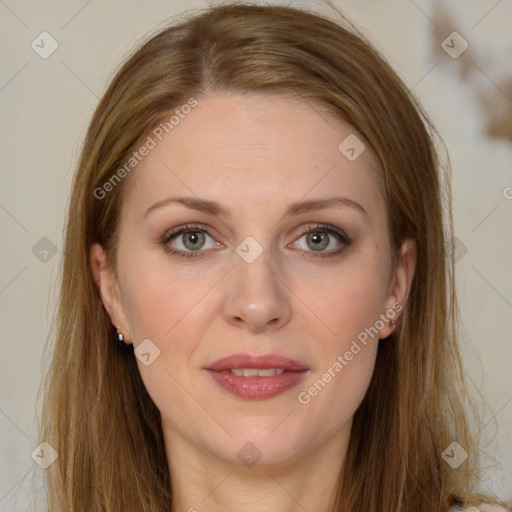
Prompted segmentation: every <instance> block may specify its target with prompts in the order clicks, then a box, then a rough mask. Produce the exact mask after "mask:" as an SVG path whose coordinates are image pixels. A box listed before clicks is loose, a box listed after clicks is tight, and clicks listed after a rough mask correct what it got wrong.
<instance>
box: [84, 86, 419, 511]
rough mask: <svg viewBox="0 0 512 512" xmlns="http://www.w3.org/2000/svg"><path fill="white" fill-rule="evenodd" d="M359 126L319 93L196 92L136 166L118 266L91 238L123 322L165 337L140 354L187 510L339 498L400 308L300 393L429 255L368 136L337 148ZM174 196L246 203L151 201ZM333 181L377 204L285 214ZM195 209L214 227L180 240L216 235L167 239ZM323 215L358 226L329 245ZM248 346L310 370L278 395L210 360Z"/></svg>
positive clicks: (403, 294)
mask: <svg viewBox="0 0 512 512" xmlns="http://www.w3.org/2000/svg"><path fill="white" fill-rule="evenodd" d="M350 134H356V135H357V136H358V138H359V139H360V140H362V141H364V138H363V137H362V135H360V134H358V133H357V132H356V131H355V130H354V128H352V127H351V126H350V125H348V124H347V123H342V122H340V121H339V120H335V119H334V117H332V116H330V115H329V114H328V113H326V112H325V108H323V110H322V107H321V106H319V105H315V104H313V103H311V102H309V103H308V102H305V101H302V100H297V99H293V98H289V97H284V96H260V95H256V94H251V95H243V96H242V95H235V94H231V93H230V94H222V95H221V94H215V95H208V96H203V97H201V98H198V106H197V107H196V108H195V109H193V110H192V111H191V112H190V113H189V114H188V115H187V116H186V117H185V118H184V119H183V120H181V121H180V124H178V125H177V126H176V127H175V128H174V129H173V130H172V132H170V133H169V135H167V136H166V137H165V138H164V139H163V140H162V142H159V143H158V144H157V146H156V147H155V148H154V149H152V150H151V151H150V153H149V154H148V155H147V156H146V157H145V158H144V159H143V160H142V162H141V163H140V164H139V166H138V168H137V169H136V170H135V171H133V172H134V173H135V174H134V175H133V176H132V180H130V182H129V187H127V189H126V190H125V196H124V202H123V207H122V211H121V222H120V241H119V247H118V253H117V263H118V271H117V275H116V274H115V273H114V272H113V271H112V270H111V269H110V268H109V267H108V265H107V261H106V258H105V254H104V252H103V249H102V248H101V246H99V245H98V244H95V245H93V246H92V247H91V266H92V269H93V273H94V275H95V278H96V282H97V284H98V287H99V288H100V291H101V294H102V297H103V302H104V305H105V308H106V310H107V312H108V313H109V315H110V317H111V320H112V322H113V324H114V325H116V326H119V327H120V331H121V332H122V333H123V334H124V336H125V340H126V341H127V342H129V343H133V344H134V345H135V348H136V347H137V346H138V345H139V344H140V343H141V342H142V341H143V340H145V339H148V338H149V339H150V340H151V341H152V342H153V343H154V344H155V345H156V346H157V347H158V348H159V350H160V356H159V357H157V358H156V359H155V360H154V361H153V362H152V363H151V364H150V365H149V366H145V365H143V364H142V363H141V361H140V360H137V363H138V366H139V370H140V373H141V376H142V379H143V381H144V384H145V386H146V388H147V390H148V392H149V394H150V395H151V397H152V399H153V401H154V402H155V404H156V405H157V407H158V408H159V410H160V411H161V414H162V428H163V432H164V437H165V443H166V451H167V456H168V460H169V464H170V468H171V475H172V485H173V493H174V496H175V498H176V504H175V507H174V510H175V511H193V510H197V511H203V510H208V511H224V512H226V511H240V510H243V511H246V512H251V511H258V512H261V511H270V510H272V511H275V510H280V511H283V512H286V511H290V512H291V511H296V510H298V509H300V508H301V507H304V508H305V509H306V510H316V511H327V510H328V508H329V500H330V498H331V494H332V492H333V490H334V488H335V485H336V481H337V479H338V475H339V473H340V471H342V467H343V460H344V457H345V453H346V449H347V445H348V442H349V436H350V430H351V425H352V418H353V415H354V412H355V411H356V409H357V407H358V406H359V404H360V403H361V401H362V399H363V397H364V395H365V392H366V389H367V387H368V385H369V381H370V378H371V375H372V372H373V369H374V364H375V358H376V354H377V343H378V341H377V340H378V338H386V337H387V336H389V335H390V334H391V332H392V329H393V328H392V325H391V323H389V322H383V326H382V328H381V329H379V332H378V335H377V336H375V337H373V338H369V340H368V343H367V345H366V346H364V345H361V347H362V350H361V351H360V352H359V353H358V354H357V355H355V356H354V358H353V359H352V360H351V361H349V362H348V364H347V365H346V366H344V368H343V370H342V371H340V372H338V373H336V376H335V377H334V378H332V379H331V381H330V382H329V383H328V384H327V385H326V386H325V387H324V389H322V390H321V392H319V393H318V394H317V395H316V396H314V397H312V398H311V401H310V402H309V403H307V404H305V405H304V404H301V403H300V402H299V401H298V398H297V397H298V394H299V393H300V392H302V391H307V390H308V388H309V387H310V386H311V385H312V384H313V383H314V382H315V381H317V380H318V379H320V378H321V377H322V375H323V374H324V373H325V372H326V371H327V370H328V369H329V368H330V367H332V366H333V363H334V362H335V361H336V360H337V357H338V356H339V355H343V354H344V353H345V352H346V351H347V350H349V348H350V346H351V344H352V342H353V340H356V339H357V336H358V334H360V333H361V332H362V331H364V329H365V328H369V327H371V326H374V325H375V323H376V321H377V320H378V319H379V317H380V315H382V314H385V313H386V311H387V310H389V309H390V308H392V305H393V304H396V303H400V304H402V305H403V304H405V301H406V300H407V295H408V293H409V289H410V284H411V281H412V277H413V274H414V266H415V261H416V253H415V245H414V243H413V242H412V241H411V240H405V241H404V244H403V246H402V251H401V252H402V258H401V260H400V262H399V264H398V266H397V268H396V269H394V270H392V267H391V254H390V246H389V240H388V237H387V232H388V231H387V219H386V214H385V211H386V210H385V203H384V199H383V197H382V194H381V192H380V190H379V187H378V181H377V176H376V172H379V170H378V168H379V166H378V161H377V159H376V157H375V155H374V154H373V153H372V151H371V149H370V147H369V145H368V144H367V143H366V149H365V151H364V152H363V153H362V154H361V156H359V158H357V159H356V160H355V161H349V160H348V159H347V158H346V157H345V156H344V155H343V154H342V153H341V152H340V151H339V150H338V146H339V144H340V143H341V142H342V141H343V140H344V139H345V138H346V137H347V136H348V135H350ZM175 195H180V196H192V197H195V198H198V197H199V198H203V199H209V200H213V201H216V202H218V203H220V204H221V205H222V206H223V207H224V208H226V209H229V210H230V212H231V217H219V216H216V215H212V214H208V213H204V212H199V211H196V210H192V209H189V208H187V207H185V206H183V205H180V204H169V205H167V206H163V207H160V208H154V209H153V210H152V211H151V212H150V213H148V214H147V216H146V217H145V216H144V213H145V212H146V210H148V208H149V207H150V206H152V205H153V204H155V203H157V202H159V201H162V200H165V199H166V198H168V197H170V196H175ZM331 196H343V197H345V198H348V199H350V200H352V201H356V202H357V203H359V204H360V205H361V206H362V207H363V208H364V210H365V212H366V213H365V212H362V211H360V210H359V209H357V208H354V207H349V206H343V207H330V208H327V209H322V210H317V211H309V212H303V213H299V214H293V215H285V210H286V209H287V207H288V206H289V205H290V204H292V203H295V202H297V201H305V200H310V199H318V198H326V197H331ZM187 223H195V224H199V225H200V227H203V228H206V229H208V230H209V235H208V236H206V237H205V239H202V238H201V239H199V243H198V240H197V239H194V238H193V235H192V240H191V239H190V234H189V235H188V238H187V237H186V236H184V235H181V236H179V235H178V236H177V237H175V238H174V239H173V240H171V241H169V242H168V243H167V247H171V248H174V249H175V250H181V251H188V252H189V253H190V252H194V251H193V250H192V249H190V247H196V246H200V249H199V251H197V250H196V251H195V252H196V253H197V252H199V256H198V257H196V258H187V257H180V256H177V255H172V254H169V253H168V252H166V251H165V250H164V248H165V243H163V242H162V238H163V237H164V235H165V233H166V232H168V231H169V230H170V229H173V228H177V227H180V226H183V225H185V224H187ZM318 223H323V224H329V225H330V226H332V227H333V228H338V229H339V230H342V231H343V232H345V233H346V234H347V235H348V237H349V238H350V240H351V242H350V243H349V244H348V245H347V244H344V243H343V242H340V241H338V240H337V239H336V237H335V236H333V235H329V236H328V237H326V236H325V235H326V233H325V230H322V229H317V233H318V232H320V234H321V235H322V234H323V235H324V239H325V238H327V241H326V242H325V244H326V245H322V244H320V245H321V250H320V251H318V250H315V249H317V247H318V246H317V245H315V243H313V242H312V241H311V239H308V237H307V235H303V234H302V232H303V230H304V229H305V228H308V227H312V228H314V227H315V226H316V225H317V224H318ZM196 234H197V232H196ZM248 236H251V237H253V238H254V239H255V240H256V241H257V242H258V244H259V245H260V246H261V248H262V249H263V252H262V253H261V255H260V256H259V257H258V258H257V259H256V260H255V261H254V262H252V263H247V262H246V261H245V260H244V259H242V258H241V257H240V256H239V254H238V253H237V252H236V248H237V246H238V245H239V244H240V243H241V242H242V241H243V240H244V239H245V238H246V237H248ZM316 240H317V241H318V238H317V239H316ZM194 242H195V243H196V245H194ZM185 243H188V245H184V244H185ZM202 243H203V244H204V245H202V246H201V244H202ZM338 249H342V250H341V252H339V253H338V254H337V255H333V256H331V257H325V258H322V257H320V256H319V254H322V251H323V253H330V254H334V252H336V251H337V250H338ZM398 317H399V315H397V316H395V318H394V320H395V321H398ZM236 352H246V353H250V354H254V355H256V354H272V353H278V354H281V355H284V356H286V357H289V358H291V359H295V360H297V361H300V362H302V363H304V364H306V365H307V366H308V367H309V372H308V375H307V377H306V378H305V380H304V381H303V382H302V383H301V384H299V385H298V386H297V387H294V388H292V389H290V390H288V391H286V392H284V393H282V394H280V395H278V396H276V397H273V398H271V399H267V400H261V401H252V400H244V399H242V398H238V397H235V396H233V395H231V394H229V393H227V392H226V391H224V390H223V389H221V388H220V387H219V386H218V385H217V384H216V383H215V382H214V381H213V379H212V378H211V376H210V375H209V374H208V372H207V371H206V370H205V369H204V368H205V366H208V364H209V363H212V362H214V361H216V360H217V359H219V358H221V357H225V356H227V355H230V354H233V353H236ZM248 442H251V443H252V444H253V445H254V446H256V447H257V449H258V450H259V452H260V453H261V454H262V456H261V459H260V460H259V461H258V463H257V464H256V465H254V466H252V467H247V466H246V465H244V464H243V463H242V462H241V461H240V460H239V458H238V457H237V453H238V452H239V451H240V450H241V448H242V447H243V446H244V445H245V444H246V443H248ZM305 482H307V485H304V484H305Z"/></svg>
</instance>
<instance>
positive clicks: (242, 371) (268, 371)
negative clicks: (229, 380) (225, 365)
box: [231, 368, 284, 377]
mask: <svg viewBox="0 0 512 512" xmlns="http://www.w3.org/2000/svg"><path fill="white" fill-rule="evenodd" d="M283 372H284V370H283V368H265V369H264V370H263V369H261V370H260V369H259V368H232V369H231V373H233V374H235V375H238V376H239V377H273V376H274V375H280V374H281V373H283Z"/></svg>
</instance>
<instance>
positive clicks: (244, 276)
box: [223, 251, 292, 332]
mask: <svg viewBox="0 0 512 512" xmlns="http://www.w3.org/2000/svg"><path fill="white" fill-rule="evenodd" d="M235 258H238V261H236V263H235V268H234V269H233V271H232V272H230V274H231V279H230V280H229V282H228V283H226V286H227V288H228V290H229V291H228V293H227V296H226V300H225V302H224V305H223V314H224V317H225V319H226V321H227V322H228V323H230V324H231V325H234V326H236V327H239V328H242V329H247V330H250V331H253V332H269V331H271V330H274V329H279V328H281V327H283V326H284V325H286V324H287V323H288V322H289V321H290V318H291V312H292V310H291V306H290V301H289V294H290V292H289V291H288V290H289V289H288V288H287V286H286V284H285V283H284V279H283V277H281V276H280V275H279V274H282V272H279V270H278V269H277V268H274V267H275V265H272V262H271V261H270V258H269V257H268V256H267V253H266V251H263V253H262V254H261V255H260V256H259V257H258V258H257V259H256V260H255V261H253V262H252V263H247V262H246V261H244V260H243V259H242V258H239V257H238V255H236V256H235Z"/></svg>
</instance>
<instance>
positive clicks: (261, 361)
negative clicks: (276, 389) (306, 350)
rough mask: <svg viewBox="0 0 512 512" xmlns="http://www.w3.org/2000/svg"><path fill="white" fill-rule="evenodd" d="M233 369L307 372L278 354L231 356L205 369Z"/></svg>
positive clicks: (296, 363) (304, 367) (298, 364)
mask: <svg viewBox="0 0 512 512" xmlns="http://www.w3.org/2000/svg"><path fill="white" fill-rule="evenodd" d="M233 368H258V369H262V370H263V369H266V368H282V369H283V370H285V371H288V372H303V371H307V370H309V368H308V367H307V366H306V365H304V364H302V363H299V362H298V361H295V360H293V359H289V358H287V357H284V356H280V355H278V354H268V355H258V356H251V355H250V354H233V355H231V356H228V357H223V358H222V359H219V360H218V361H215V362H214V363H212V364H210V365H208V366H207V367H206V369H207V370H214V371H218V372H219V371H224V370H232V369H233Z"/></svg>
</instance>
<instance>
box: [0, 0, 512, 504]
mask: <svg viewBox="0 0 512 512" xmlns="http://www.w3.org/2000/svg"><path fill="white" fill-rule="evenodd" d="M212 3H215V2H212ZM260 3H263V2H260ZM271 3H277V2H271ZM288 3H290V2H288ZM291 3H292V4H295V5H299V6H300V5H306V6H311V7H315V6H317V7H316V8H318V9H320V10H321V9H322V8H321V7H320V4H319V3H318V2H312V1H311V2H291ZM206 5H207V4H206V3H205V2H202V1H183V0H174V1H170V0H166V1H164V0H150V1H145V2H142V1H130V2H126V1H125V2H122V1H120V0H115V1H110V2H105V1H103V2H101V1H99V0H98V1H96V0H92V1H86V0H72V1H66V2H64V1H56V0H53V1H35V0H33V1H28V0H21V1H15V0H0V27H1V35H0V38H1V43H2V44H1V48H2V67H1V71H0V111H1V119H2V128H1V130H2V133H1V137H2V151H1V153H0V159H1V180H0V186H1V189H0V226H1V233H2V243H1V245H0V255H1V263H2V264H1V266H0V311H1V332H2V342H1V348H2V350H1V357H0V368H1V370H0V433H1V436H0V474H1V480H0V511H11V510H26V507H27V505H26V503H27V501H28V499H29V497H34V499H35V500H36V502H37V500H41V499H42V491H41V489H40V485H41V483H40V477H41V475H42V472H43V471H44V470H43V469H41V468H40V467H39V466H37V465H36V464H35V463H34V461H33V460H32V458H31V453H32V451H33V450H34V449H35V448H36V447H37V446H38V444H39V443H40V442H41V441H43V440H42V439H39V438H38V418H37V416H36V412H35V411H36V406H38V405H37V404H38V403H37V400H38V397H37V390H38V387H39V384H40V379H41V377H42V375H41V357H42V349H43V346H44V344H45V342H46V337H47V333H48V330H49V327H50V322H51V316H52V314H53V310H54V305H55V298H56V290H55V280H56V277H57V271H58V268H59V265H60V258H61V249H62V229H63V225H64V219H65V213H66V205H67V201H68V193H69V189H70V184H71V179H72V174H73V172H74V169H75V165H76V162H77V157H78V153H79V150H80V145H81V143H82V141H83V137H84V134H85V130H86V127H87V123H88V122H89V120H90V117H91V115H92V113H93V110H94V108H95V106H96V104H97V102H98V99H99V98H100V97H101V95H102V93H103V91H104V90H105V87H106V84H107V83H108V80H109V79H110V78H111V77H112V76H113V73H114V71H115V69H116V68H117V65H118V64H119V63H120V61H121V59H122V58H123V57H124V56H126V55H127V54H128V53H129V52H130V50H131V49H132V48H133V46H134V44H135V43H136V42H137V41H139V40H140V39H141V38H142V37H143V36H144V35H145V34H146V33H147V32H148V31H149V30H154V29H155V27H157V26H158V27H163V26H164V25H165V24H166V23H167V22H170V21H172V20H173V19H174V17H175V15H176V14H177V13H180V12H183V11H184V10H185V9H188V8H195V7H206ZM336 5H337V6H339V7H340V8H341V9H342V10H343V11H344V12H345V13H346V14H347V15H348V16H349V17H351V18H352V20H353V21H355V23H356V24H357V25H358V26H359V27H360V28H362V29H363V30H364V31H365V33H366V34H367V35H368V37H369V38H370V39H371V40H372V41H374V42H375V43H376V44H377V46H378V47H379V48H380V49H381V50H382V51H383V52H384V54H385V55H386V56H387V58H388V59H389V60H390V61H391V63H392V64H393V65H394V67H395V69H397V70H398V72H399V73H400V75H401V76H402V77H403V78H404V80H405V81H406V83H407V84H408V85H409V86H410V87H411V88H412V89H413V91H414V93H415V94H416V95H417V96H418V97H419V99H420V100H421V101H422V102H423V104H424V106H425V107H426V109H427V111H428V112H429V114H430V115H431V117H432V118H433V119H434V121H435V123H436V125H437V126H438V128H439V130H440V132H441V135H442V136H443V138H444V140H445V142H446V144H447V147H448V150H449V153H450V157H451V162H452V167H453V185H454V195H455V199H454V215H455V225H456V237H457V246H458V250H459V252H458V256H457V257H458V258H459V261H458V263H457V278H458V287H459V292H460V301H461V309H462V314H463V325H462V327H461V333H462V335H463V343H464V348H463V351H464V355H465V358H466V361H467V364H468V369H469V373H470V375H471V377H472V379H473V380H474V382H475V384H476V385H477V387H478V388H480V389H481V390H482V391H483V392H484V393H485V395H486V397H487V399H488V401H489V404H490V408H484V409H483V410H482V414H483V417H484V418H485V422H486V426H485V428H484V430H483V432H482V434H483V435H484V438H486V439H489V442H490V444H489V446H488V447H487V450H486V451H487V453H489V454H490V455H492V456H494V457H495V458H496V460H495V462H494V464H495V467H494V468H491V469H489V470H488V471H487V473H486V477H485V479H484V481H483V482H482V485H483V488H484V489H485V490H487V491H491V492H494V493H496V494H498V495H499V496H500V497H501V498H505V499H512V443H511V442H510V439H511V438H512V377H511V368H510V364H511V361H512V344H511V343H510V342H511V333H512V227H511V225H512V222H511V221H512V59H511V56H512V35H511V32H510V20H511V19H512V2H511V1H510V0H464V1H462V0H457V1H449V0H414V1H412V0H386V1H385V2H378V1H371V0H346V1H345V0H343V1H341V0H339V1H337V2H336ZM324 10H327V12H328V9H325V8H324ZM43 31H46V32H48V33H49V34H50V35H51V36H52V37H53V38H54V39H55V40H56V41H57V43H58V48H57V50H56V51H55V52H54V53H53V54H52V55H50V56H49V57H48V58H46V59H43V58H41V57H40V56H39V55H38V53H36V51H34V50H33V49H32V47H31V43H32V42H33V41H35V44H39V47H40V51H43V48H42V46H43V44H42V43H41V37H39V35H40V34H41V33H42V32H43ZM453 31H456V32H458V33H459V34H460V35H461V37H462V38H463V39H464V40H465V41H467V43H468V45H469V47H468V49H467V50H466V51H465V52H464V53H463V54H462V55H461V56H460V57H459V58H452V57H450V56H449V55H447V53H446V52H445V51H444V50H443V47H442V44H443V43H442V42H443V40H445V39H446V37H447V36H449V34H451V33H452V32H453ZM452 39H453V37H452ZM452 39H448V40H447V42H446V43H444V45H446V44H448V45H450V46H454V48H453V50H452V51H454V50H457V49H460V48H462V46H460V45H461V44H463V42H462V40H460V39H455V40H454V42H452ZM45 41H46V43H45V45H44V48H45V51H47V50H48V48H49V40H48V39H46V40H45ZM43 237H46V238H48V239H49V240H50V241H51V242H52V243H53V244H54V245H55V246H56V247H57V249H58V251H57V253H56V254H55V255H53V256H52V253H51V252H48V253H47V254H45V253H44V252H43V249H45V248H46V250H47V249H48V242H47V241H44V242H40V240H41V238H43ZM38 242H39V244H43V246H42V247H43V248H42V249H41V248H40V246H39V245H36V244H38ZM44 244H46V245H44ZM34 246H36V249H35V250H34V252H35V254H34V252H33V250H32V249H33V247H34ZM38 248H39V249H38ZM45 257H46V258H47V259H48V261H46V262H44V261H41V258H43V259H44V258H45ZM489 462H490V463H492V461H489Z"/></svg>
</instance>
